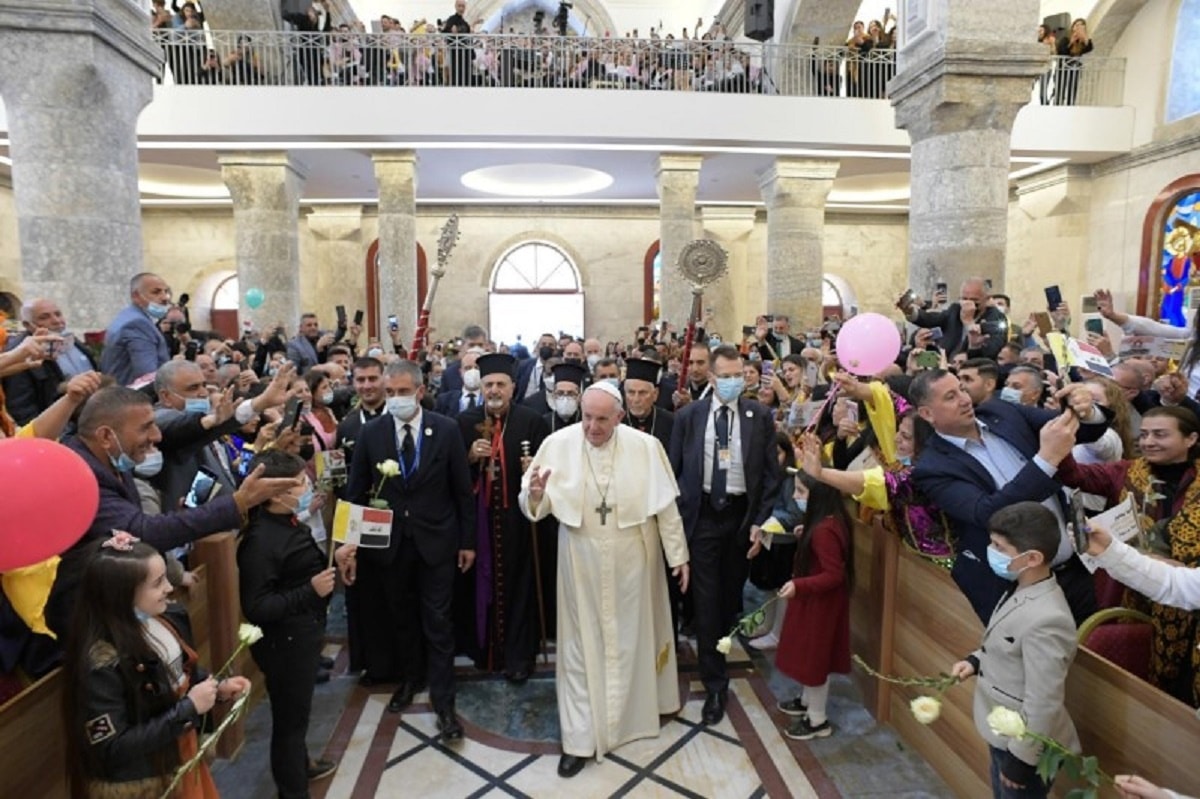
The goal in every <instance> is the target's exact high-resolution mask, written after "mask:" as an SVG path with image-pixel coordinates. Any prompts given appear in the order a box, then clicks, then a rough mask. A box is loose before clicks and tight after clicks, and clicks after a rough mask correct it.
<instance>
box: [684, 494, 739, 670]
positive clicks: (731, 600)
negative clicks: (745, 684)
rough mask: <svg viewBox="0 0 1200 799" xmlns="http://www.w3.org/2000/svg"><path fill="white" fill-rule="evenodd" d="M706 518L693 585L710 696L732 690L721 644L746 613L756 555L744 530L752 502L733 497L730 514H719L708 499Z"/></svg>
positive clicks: (695, 551)
mask: <svg viewBox="0 0 1200 799" xmlns="http://www.w3.org/2000/svg"><path fill="white" fill-rule="evenodd" d="M702 502H703V504H702V505H701V507H700V518H699V520H698V521H697V523H696V529H695V531H694V532H693V534H692V539H691V540H690V541H689V542H688V548H689V550H690V554H691V561H692V562H691V566H692V575H691V585H690V587H689V588H688V591H689V592H690V593H691V594H692V602H693V604H694V608H695V618H694V621H693V626H694V628H695V630H696V646H697V648H698V649H699V652H698V653H697V656H698V658H699V661H700V679H701V681H702V682H703V683H704V688H705V690H707V691H724V690H725V689H727V688H728V687H729V676H728V673H727V671H726V668H725V656H724V655H722V654H721V653H720V652H718V651H717V641H719V640H720V639H721V638H722V637H723V636H725V635H726V634H727V633H728V632H729V628H731V627H732V626H733V623H734V622H735V621H736V620H737V618H738V616H739V614H740V613H741V610H742V587H743V586H744V585H745V584H746V576H747V574H748V573H749V570H750V562H749V561H748V560H746V553H747V552H748V551H749V550H750V539H749V533H748V530H747V529H746V528H744V526H743V522H744V520H745V517H746V498H745V497H744V496H742V497H730V498H729V504H728V505H727V506H726V507H725V508H724V510H720V511H717V510H714V509H713V508H712V506H711V505H710V504H709V501H708V495H707V494H705V495H704V497H703V499H702Z"/></svg>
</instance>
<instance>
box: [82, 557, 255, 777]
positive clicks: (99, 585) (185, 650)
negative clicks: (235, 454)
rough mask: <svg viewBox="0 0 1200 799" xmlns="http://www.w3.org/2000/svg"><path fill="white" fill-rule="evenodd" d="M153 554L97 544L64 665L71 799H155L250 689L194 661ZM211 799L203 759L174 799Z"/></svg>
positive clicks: (177, 610) (184, 618)
mask: <svg viewBox="0 0 1200 799" xmlns="http://www.w3.org/2000/svg"><path fill="white" fill-rule="evenodd" d="M170 594H171V584H170V582H168V581H167V576H166V566H165V565H164V563H163V559H162V556H161V555H159V553H158V550H156V549H154V547H151V546H149V545H147V544H143V543H141V542H139V541H138V540H137V539H136V538H133V537H132V536H130V535H129V534H128V533H116V534H115V535H114V536H113V537H112V538H109V539H106V540H105V541H103V542H100V543H99V544H97V545H96V549H95V552H94V553H93V554H92V557H91V558H90V559H89V561H88V564H87V566H86V568H85V571H84V574H83V578H82V583H81V588H80V593H79V604H78V605H77V606H76V612H75V618H74V622H73V625H72V628H71V635H70V637H69V638H67V642H66V655H65V658H64V662H63V671H64V672H65V673H64V674H63V681H62V684H63V713H64V719H65V724H66V730H67V731H68V734H67V763H66V767H67V774H68V779H69V783H70V789H71V796H72V797H74V798H75V799H84V797H86V798H87V799H135V798H136V799H141V797H146V798H147V799H158V797H160V796H161V795H162V792H163V791H164V790H166V788H167V786H168V785H169V784H170V782H171V779H172V777H173V776H174V774H175V770H176V769H177V768H178V767H179V766H180V764H181V763H186V762H187V761H188V760H189V759H191V757H192V756H193V755H195V754H196V752H197V748H198V741H197V730H198V729H199V727H200V724H201V718H202V717H203V715H204V714H205V713H207V712H208V711H209V710H211V709H212V707H213V705H214V704H215V703H216V702H218V701H228V700H230V699H233V698H234V697H236V696H238V695H240V694H241V693H243V692H244V691H247V690H249V688H250V683H249V681H248V680H246V678H244V677H229V678H226V679H224V680H221V681H220V682H218V681H217V680H216V679H214V678H212V677H211V676H209V675H208V674H207V673H206V672H205V671H204V670H203V669H201V668H200V666H199V664H198V663H197V657H196V652H195V650H194V649H192V647H191V645H190V644H189V643H188V641H187V633H188V623H187V614H186V613H184V612H182V609H181V608H179V607H178V606H169V605H168V597H169V596H170ZM172 796H173V797H177V798H178V799H215V797H216V796H217V790H216V786H215V785H213V781H212V778H211V776H210V775H209V773H208V768H207V767H206V766H205V765H204V764H203V762H201V763H200V764H199V765H198V766H196V768H194V769H193V770H192V771H191V772H190V773H189V774H187V775H186V776H185V777H184V778H183V779H182V780H181V782H180V784H179V787H178V788H177V789H176V790H175V792H174V793H173V794H172Z"/></svg>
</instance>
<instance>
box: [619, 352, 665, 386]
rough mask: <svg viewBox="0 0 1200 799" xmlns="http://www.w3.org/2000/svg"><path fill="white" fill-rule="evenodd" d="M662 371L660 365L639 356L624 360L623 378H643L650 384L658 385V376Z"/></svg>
mask: <svg viewBox="0 0 1200 799" xmlns="http://www.w3.org/2000/svg"><path fill="white" fill-rule="evenodd" d="M661 372H662V367H661V366H659V365H658V364H657V363H655V362H654V361H647V360H643V359H641V358H638V359H635V360H631V361H626V362H625V379H626V380H645V381H646V382H647V383H650V384H651V385H654V386H657V385H658V378H659V375H660V373H661Z"/></svg>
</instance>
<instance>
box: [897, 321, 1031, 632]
mask: <svg viewBox="0 0 1200 799" xmlns="http://www.w3.org/2000/svg"><path fill="white" fill-rule="evenodd" d="M978 321H979V329H980V331H981V332H982V333H983V334H984V341H983V344H982V346H980V347H978V348H975V349H971V348H969V346H968V344H967V343H966V339H965V338H964V337H963V323H962V305H961V304H960V303H957V302H952V303H950V305H948V306H946V308H944V309H943V310H941V311H921V312H920V313H918V314H917V318H916V319H914V320H913V324H915V325H916V326H917V327H926V328H929V327H940V328H941V329H942V340H941V342H940V343H939V346H940V347H941V348H942V349H944V350H945V351H946V354H947V355H954V354H955V353H957V352H962V351H965V352H966V353H967V356H968V357H970V358H991V359H992V360H993V361H994V360H996V356H997V355H999V354H1000V348H1001V347H1003V346H1004V344H1005V342H1007V341H1008V320H1007V319H1006V318H1005V316H1004V314H1003V313H1001V312H1000V309H999V308H990V307H989V308H985V309H984V311H983V314H982V315H980V316H979V320H978ZM988 612H989V613H990V612H991V610H990V609H989V610H988Z"/></svg>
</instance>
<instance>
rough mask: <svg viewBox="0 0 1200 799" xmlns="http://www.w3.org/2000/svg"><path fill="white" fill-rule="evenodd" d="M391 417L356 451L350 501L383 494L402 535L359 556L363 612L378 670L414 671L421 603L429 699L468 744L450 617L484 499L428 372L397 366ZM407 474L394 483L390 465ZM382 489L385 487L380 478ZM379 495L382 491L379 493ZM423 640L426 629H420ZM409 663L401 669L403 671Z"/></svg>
mask: <svg viewBox="0 0 1200 799" xmlns="http://www.w3.org/2000/svg"><path fill="white" fill-rule="evenodd" d="M383 379H384V391H385V392H386V394H387V410H388V412H387V413H385V414H383V415H382V416H380V417H378V418H377V419H372V420H371V421H369V422H367V424H366V425H365V426H364V427H363V429H362V432H361V433H360V434H359V437H358V443H357V444H356V445H355V447H354V458H353V461H352V463H351V465H350V477H349V480H348V482H347V484H346V497H347V498H348V499H349V500H350V501H351V502H355V503H358V504H361V505H365V504H368V502H369V501H370V500H371V499H372V498H374V497H375V496H376V493H377V494H378V497H379V498H380V499H383V500H386V501H387V504H388V507H389V508H391V510H392V514H393V516H392V534H391V540H390V541H389V543H388V546H387V548H386V549H365V548H361V547H360V548H359V549H358V551H357V552H356V553H355V558H354V560H356V561H357V569H356V570H357V574H356V575H355V577H354V582H355V583H356V584H357V586H358V605H357V606H358V607H359V608H361V609H362V611H363V619H362V621H361V624H362V630H363V634H364V637H365V647H364V648H365V651H364V659H365V661H366V665H367V670H368V671H369V672H378V673H380V674H387V673H394V672H395V671H397V669H403V668H405V667H407V665H409V664H406V663H405V660H406V659H405V657H404V653H405V651H406V650H408V649H410V648H411V647H412V640H411V638H410V637H409V636H410V635H411V634H413V632H415V631H408V630H406V627H407V624H406V623H405V622H406V619H407V618H408V616H409V610H410V608H409V607H408V605H407V602H408V601H409V600H410V598H411V597H414V596H415V597H416V599H417V601H418V602H419V604H420V618H421V627H422V630H423V633H424V638H425V647H426V652H427V657H426V663H425V667H426V669H427V672H426V674H427V676H428V680H429V696H430V700H431V702H432V703H433V709H434V712H435V713H436V714H437V726H438V730H439V732H440V733H441V737H442V740H444V741H448V742H452V741H459V740H462V737H463V731H462V725H461V724H460V723H459V721H458V718H457V717H456V716H455V712H454V629H453V623H452V620H451V615H450V603H451V595H452V593H453V588H454V569H455V568H456V567H457V568H458V569H460V570H462V571H463V572H466V571H467V570H469V569H470V568H471V565H472V564H473V563H474V562H475V497H474V493H473V488H472V486H471V474H470V471H469V469H468V468H467V453H466V449H465V448H464V447H463V445H462V438H461V437H460V435H459V432H458V426H457V425H456V424H455V423H454V422H453V421H452V420H450V419H447V418H446V417H445V416H441V415H439V414H436V413H432V412H426V411H424V410H423V409H422V408H421V400H422V399H424V396H425V388H424V385H423V375H422V374H421V368H420V367H419V366H417V364H416V363H414V362H412V361H400V362H398V363H393V364H390V365H389V366H388V367H387V369H386V371H385V372H384V378H383ZM387 460H392V461H395V462H396V463H397V464H399V465H400V471H401V473H400V474H399V475H397V476H395V477H388V478H384V477H383V476H382V475H381V473H380V472H379V470H378V469H377V468H376V467H377V466H378V464H380V463H383V462H384V461H387ZM381 480H382V486H381V487H380V481H381ZM377 487H379V488H378V491H376V488H377ZM417 634H420V633H417ZM397 664H399V665H397ZM402 677H403V682H402V684H401V685H400V687H399V688H397V689H396V693H395V694H393V700H392V702H390V703H389V709H393V710H395V711H397V712H398V711H399V710H401V709H403V708H402V707H401V706H402V705H403V704H406V703H407V702H404V701H402V700H407V701H411V700H412V696H411V695H412V692H413V681H415V680H419V679H420V675H417V674H406V675H402Z"/></svg>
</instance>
